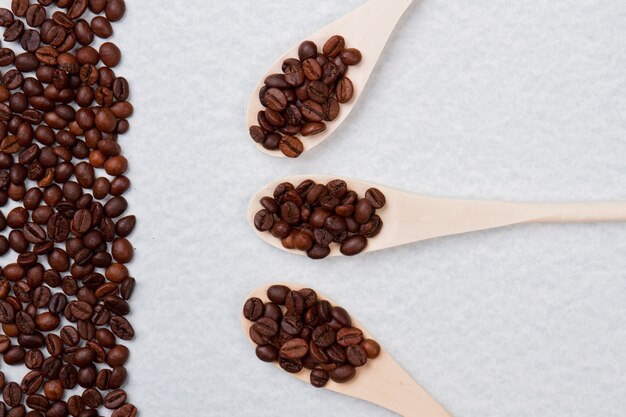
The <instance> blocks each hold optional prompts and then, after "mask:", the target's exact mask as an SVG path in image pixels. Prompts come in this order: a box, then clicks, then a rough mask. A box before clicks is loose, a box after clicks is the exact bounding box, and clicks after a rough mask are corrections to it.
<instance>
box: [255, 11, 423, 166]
mask: <svg viewBox="0 0 626 417" xmlns="http://www.w3.org/2000/svg"><path fill="white" fill-rule="evenodd" d="M412 2H413V0H393V1H388V0H370V1H369V2H367V3H365V4H364V5H363V6H361V7H360V8H358V9H356V10H355V11H353V12H352V13H350V14H348V15H346V16H344V17H342V18H340V19H339V20H336V21H335V22H333V23H331V24H329V25H328V26H326V27H324V28H322V29H320V30H319V31H317V32H315V33H314V34H312V35H310V36H309V37H308V38H307V40H305V41H303V42H301V43H299V44H297V45H295V46H294V47H292V48H291V49H289V50H288V51H287V52H286V53H285V54H284V55H283V56H281V57H280V58H279V59H278V60H277V61H276V62H275V63H274V64H273V65H272V66H271V67H270V68H269V70H268V71H267V72H266V73H265V75H264V76H263V77H262V78H261V81H260V82H259V83H258V85H257V86H256V88H255V89H254V92H253V93H252V96H251V97H250V101H249V104H248V112H247V116H246V125H247V127H248V129H249V133H250V136H251V138H252V140H253V141H254V143H255V144H256V145H257V147H258V148H259V149H260V150H261V151H263V152H265V153H266V154H268V155H272V156H277V157H289V158H297V157H299V156H300V155H301V154H302V153H303V152H305V151H307V150H310V149H312V148H314V147H315V146H317V145H319V144H320V143H322V142H323V141H324V140H325V139H327V138H328V137H329V136H330V135H331V134H332V133H333V132H334V131H335V129H337V127H339V125H340V124H341V123H342V122H343V121H344V120H345V119H346V117H348V115H349V114H350V112H351V111H352V109H353V108H354V105H355V104H356V102H357V101H358V100H359V98H360V96H361V92H362V91H363V89H364V88H365V84H366V83H367V80H368V79H369V77H370V75H371V73H372V71H373V70H374V67H375V66H376V63H377V62H378V59H379V58H380V55H381V53H382V51H383V48H384V47H385V44H386V43H387V40H388V39H389V36H390V35H391V33H392V31H393V29H394V27H395V26H396V24H397V23H398V21H399V20H400V18H401V17H402V15H403V14H404V12H405V10H406V9H407V8H408V7H409V5H410V4H411V3H412Z"/></svg>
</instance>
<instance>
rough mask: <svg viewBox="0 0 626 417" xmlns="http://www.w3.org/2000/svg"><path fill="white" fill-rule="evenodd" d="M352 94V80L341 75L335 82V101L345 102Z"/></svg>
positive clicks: (350, 98)
mask: <svg viewBox="0 0 626 417" xmlns="http://www.w3.org/2000/svg"><path fill="white" fill-rule="evenodd" d="M353 95H354V86H353V85H352V81H350V79H349V78H347V77H343V78H341V79H340V80H339V82H338V83H337V87H336V89H335V96H336V97H337V101H338V102H339V103H342V104H343V103H347V102H349V101H350V100H352V96H353Z"/></svg>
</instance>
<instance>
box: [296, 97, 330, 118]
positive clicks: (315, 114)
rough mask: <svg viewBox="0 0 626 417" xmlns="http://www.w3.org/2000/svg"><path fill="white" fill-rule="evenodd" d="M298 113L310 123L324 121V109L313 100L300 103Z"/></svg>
mask: <svg viewBox="0 0 626 417" xmlns="http://www.w3.org/2000/svg"><path fill="white" fill-rule="evenodd" d="M300 113H302V117H304V118H305V119H306V120H308V121H310V122H321V121H322V120H324V108H323V107H322V105H321V104H319V103H317V102H315V101H313V100H306V101H305V102H304V103H302V106H301V107H300Z"/></svg>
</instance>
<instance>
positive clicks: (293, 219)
mask: <svg viewBox="0 0 626 417" xmlns="http://www.w3.org/2000/svg"><path fill="white" fill-rule="evenodd" d="M294 139H295V138H294ZM260 204H261V206H262V209H261V210H259V211H258V212H257V213H256V215H255V216H254V226H255V228H256V229H257V230H258V231H260V232H268V231H270V232H271V234H272V236H274V237H275V238H278V239H281V242H282V244H283V246H284V247H285V248H288V249H296V250H300V251H303V252H306V253H307V255H308V256H309V258H311V259H323V258H325V257H327V256H328V255H329V254H330V247H331V246H332V245H335V244H337V245H339V246H340V252H341V253H342V254H343V255H345V256H354V255H358V254H359V253H361V252H362V251H363V250H364V249H365V248H366V247H367V241H368V239H369V238H373V237H375V236H376V235H378V233H380V230H381V229H382V227H383V222H382V219H381V218H380V216H378V215H377V214H376V210H377V208H378V209H381V208H383V207H384V206H385V204H386V198H385V195H384V194H383V193H382V192H381V191H380V190H378V189H376V188H370V189H368V190H367V191H366V192H365V197H363V198H359V196H358V195H357V193H356V192H354V191H352V190H349V189H348V185H347V184H346V182H345V181H343V180H341V179H336V180H333V181H330V182H328V183H327V184H326V185H324V184H317V183H315V182H314V181H312V180H310V179H309V180H305V181H303V182H302V183H300V184H298V185H297V186H294V185H293V184H291V183H281V184H279V185H278V186H277V187H276V188H275V190H274V193H273V195H272V196H264V197H262V198H261V200H260ZM272 301H274V300H272Z"/></svg>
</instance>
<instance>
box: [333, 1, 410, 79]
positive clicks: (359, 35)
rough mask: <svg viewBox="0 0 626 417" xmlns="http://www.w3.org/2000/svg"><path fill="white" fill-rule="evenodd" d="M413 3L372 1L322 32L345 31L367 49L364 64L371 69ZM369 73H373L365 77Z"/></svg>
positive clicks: (356, 42) (350, 39)
mask: <svg viewBox="0 0 626 417" xmlns="http://www.w3.org/2000/svg"><path fill="white" fill-rule="evenodd" d="M411 3H413V0H370V1H368V2H367V3H365V4H364V5H362V6H361V7H359V8H358V9H356V10H354V11H353V12H351V13H350V14H347V15H346V16H344V17H342V18H340V19H338V20H336V21H334V22H333V23H331V24H330V25H328V26H327V27H326V28H324V29H322V31H323V32H329V33H332V32H334V33H339V34H343V35H344V36H345V37H346V38H347V39H349V42H350V43H351V44H354V45H356V46H357V47H358V48H359V49H360V50H362V51H364V52H366V53H365V54H364V55H363V65H364V67H366V68H367V69H368V70H369V72H371V70H373V69H374V66H375V65H376V62H377V61H378V59H379V57H380V55H381V53H382V51H383V49H384V48H385V45H386V43H387V40H388V39H389V36H391V32H393V29H394V28H395V27H396V25H397V24H398V21H399V20H400V18H401V17H402V15H403V14H404V12H405V11H406V9H407V8H408V7H409V6H410V5H411ZM368 76H369V73H368V74H367V75H366V77H365V79H367V77H368Z"/></svg>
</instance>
